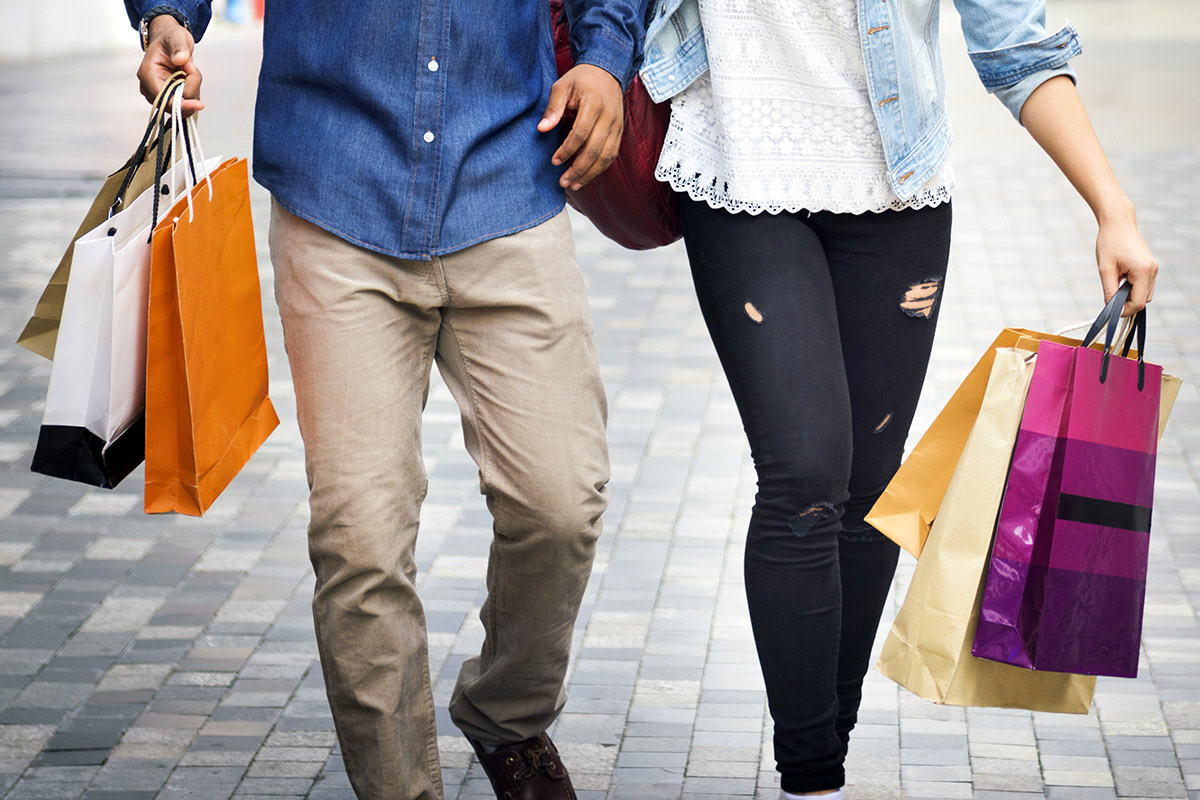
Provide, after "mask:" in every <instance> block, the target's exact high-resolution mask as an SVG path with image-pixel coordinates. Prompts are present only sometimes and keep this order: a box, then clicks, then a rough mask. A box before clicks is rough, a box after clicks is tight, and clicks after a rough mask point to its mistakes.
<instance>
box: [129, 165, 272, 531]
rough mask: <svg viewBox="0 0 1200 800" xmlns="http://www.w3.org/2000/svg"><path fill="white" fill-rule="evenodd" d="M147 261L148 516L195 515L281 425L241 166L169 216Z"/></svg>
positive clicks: (195, 192)
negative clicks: (270, 388)
mask: <svg viewBox="0 0 1200 800" xmlns="http://www.w3.org/2000/svg"><path fill="white" fill-rule="evenodd" d="M210 187H211V188H210ZM150 258H151V261H150V311H149V317H148V325H147V345H146V512H147V513H160V512H166V511H177V512H179V513H182V514H191V515H195V516H199V515H200V514H203V513H204V512H205V511H206V510H207V509H208V507H209V506H210V505H212V503H213V501H214V500H216V499H217V496H218V495H220V494H221V492H222V491H223V490H224V489H225V487H226V486H228V485H229V482H230V481H231V480H233V478H234V476H235V475H237V473H238V471H239V470H241V468H242V467H243V466H245V464H246V462H247V461H248V460H249V459H250V456H252V455H253V454H254V452H255V451H256V450H257V449H258V447H259V445H261V444H262V443H263V441H265V440H266V438H267V436H268V435H270V433H271V431H273V430H274V429H275V426H276V425H278V424H279V418H278V417H277V416H276V415H275V409H274V407H273V406H272V405H271V400H270V398H268V397H267V348H266V341H265V339H264V336H263V321H262V297H261V294H260V289H259V283H258V265H257V260H256V258H255V252H254V229H253V225H252V223H251V220H250V195H249V179H248V174H247V169H246V160H245V159H233V160H230V161H226V162H225V163H224V164H222V165H221V166H219V167H218V168H217V169H216V170H214V171H213V172H212V174H211V175H209V176H208V180H207V181H205V180H201V181H200V183H199V184H198V185H196V186H195V187H194V188H193V189H192V190H191V192H190V193H189V195H188V196H187V197H185V198H183V199H181V200H180V201H178V202H177V203H176V204H175V205H174V207H172V208H171V209H170V210H169V211H168V212H167V214H166V216H165V217H164V218H163V220H162V221H161V222H160V223H159V224H158V225H157V226H156V227H155V228H154V233H153V241H152V245H151V256H150Z"/></svg>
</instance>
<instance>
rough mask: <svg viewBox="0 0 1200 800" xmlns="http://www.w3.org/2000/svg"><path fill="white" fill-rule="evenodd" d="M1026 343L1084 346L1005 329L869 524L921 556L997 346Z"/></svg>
mask: <svg viewBox="0 0 1200 800" xmlns="http://www.w3.org/2000/svg"><path fill="white" fill-rule="evenodd" d="M1021 339H1027V340H1030V341H1032V342H1037V341H1049V342H1058V343H1059V344H1067V345H1073V346H1074V345H1079V344H1080V341H1079V340H1078V339H1071V338H1068V337H1064V336H1056V335H1054V334H1052V333H1043V332H1041V331H1031V330H1026V329H1024V328H1005V329H1004V330H1002V331H1000V335H999V336H997V337H996V340H995V341H994V342H992V344H991V346H989V347H988V349H987V350H985V351H984V353H983V356H982V357H981V358H980V359H979V361H978V362H977V363H976V364H975V366H974V367H973V368H972V369H971V371H970V372H969V373H967V377H966V378H965V379H964V380H963V382H962V383H961V384H960V385H959V387H958V389H957V390H955V392H954V394H953V396H951V398H950V400H949V401H948V402H947V403H946V405H945V407H944V408H943V409H942V410H941V412H940V413H939V414H938V415H937V418H936V419H934V421H933V424H932V425H930V426H929V430H927V431H926V432H925V435H924V436H922V437H921V440H920V441H919V442H917V445H916V447H914V448H913V450H912V452H911V453H909V455H908V458H906V459H905V460H904V463H903V464H902V465H901V466H900V469H899V470H898V471H897V472H896V475H895V477H893V478H892V480H891V482H890V483H889V484H888V485H887V488H886V489H884V491H883V494H882V495H881V496H880V498H879V500H878V501H877V502H876V503H875V505H874V507H872V509H871V511H870V513H868V514H867V517H866V521H867V522H868V523H869V524H871V525H873V526H874V527H875V529H876V530H878V531H879V532H880V533H882V534H883V535H884V536H887V537H888V538H889V539H891V540H892V541H894V542H895V543H896V544H898V545H900V546H901V547H903V548H904V549H905V550H907V551H908V552H910V553H912V554H913V555H914V556H916V557H918V558H920V557H921V548H922V547H924V545H925V537H927V536H928V535H929V528H930V526H931V525H932V524H933V520H934V518H935V517H936V516H937V513H938V508H939V507H940V506H941V504H942V498H943V497H944V496H945V494H946V489H947V487H948V486H949V485H950V477H951V476H952V475H953V474H954V468H955V466H956V465H957V464H958V459H959V456H960V455H962V451H963V447H964V445H966V443H967V436H968V435H969V434H970V433H971V427H972V426H973V425H974V424H975V417H976V415H977V414H978V413H979V408H980V405H981V404H982V403H983V393H984V389H985V388H986V387H987V383H988V375H989V374H990V373H991V370H992V360H993V359H994V357H995V353H996V348H998V347H1015V346H1018V344H1017V343H1018V342H1019V341H1020V340H1021Z"/></svg>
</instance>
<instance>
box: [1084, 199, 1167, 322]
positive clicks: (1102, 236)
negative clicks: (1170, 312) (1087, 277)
mask: <svg viewBox="0 0 1200 800" xmlns="http://www.w3.org/2000/svg"><path fill="white" fill-rule="evenodd" d="M1096 265H1097V266H1098V267H1099V269H1100V283H1101V285H1102V286H1103V287H1104V301H1105V302H1106V303H1107V302H1108V301H1109V299H1111V298H1112V296H1113V294H1115V293H1116V291H1117V286H1119V285H1120V283H1121V281H1122V280H1127V281H1129V285H1130V286H1131V287H1132V289H1133V290H1132V291H1131V292H1130V294H1129V300H1128V301H1127V302H1126V303H1125V308H1124V309H1123V310H1122V312H1121V313H1122V316H1129V315H1130V314H1136V313H1137V312H1139V311H1141V310H1142V309H1143V308H1145V307H1146V304H1147V303H1149V302H1150V301H1151V300H1153V299H1154V280H1155V278H1156V277H1157V276H1158V260H1157V259H1155V258H1154V254H1153V253H1151V252H1150V248H1149V247H1147V246H1146V242H1145V240H1144V239H1142V235H1141V234H1140V233H1138V229H1137V220H1136V218H1135V216H1134V213H1133V205H1132V204H1130V206H1129V211H1128V214H1127V215H1126V216H1119V217H1116V218H1111V219H1102V220H1101V221H1100V233H1099V234H1098V235H1097V236H1096Z"/></svg>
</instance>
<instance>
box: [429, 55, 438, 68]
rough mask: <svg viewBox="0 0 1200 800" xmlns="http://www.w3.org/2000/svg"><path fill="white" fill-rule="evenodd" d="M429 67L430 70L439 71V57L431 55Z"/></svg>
mask: <svg viewBox="0 0 1200 800" xmlns="http://www.w3.org/2000/svg"><path fill="white" fill-rule="evenodd" d="M428 67H429V71H430V72H437V71H438V63H437V58H435V57H430V59H429V64H428Z"/></svg>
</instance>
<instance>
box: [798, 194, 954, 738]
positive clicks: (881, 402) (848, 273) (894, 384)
mask: <svg viewBox="0 0 1200 800" xmlns="http://www.w3.org/2000/svg"><path fill="white" fill-rule="evenodd" d="M950 219H951V210H950V204H949V203H946V204H943V205H939V206H934V207H931V208H923V209H918V210H912V209H909V210H905V211H899V212H893V211H889V212H884V213H882V214H860V215H849V214H828V213H820V214H814V215H813V216H812V217H811V219H810V222H811V223H812V225H813V226H814V228H815V229H816V230H817V231H818V234H819V236H820V238H821V242H822V244H823V245H824V249H825V253H826V256H827V258H828V260H829V269H830V275H831V277H832V281H833V287H834V295H835V298H836V303H837V317H838V328H839V331H840V335H841V345H842V353H843V357H844V363H845V370H846V380H847V384H848V386H849V391H850V406H851V418H852V430H853V439H854V447H853V453H854V455H853V461H852V463H851V468H850V483H849V493H850V497H849V499H848V500H847V501H846V504H845V512H844V514H843V516H842V534H841V537H840V543H839V544H840V548H839V559H840V562H841V582H842V634H841V642H840V646H839V649H838V681H837V694H838V718H837V732H838V736H839V738H840V739H841V741H842V743H843V747H845V746H846V745H847V743H848V742H849V737H850V730H851V729H852V728H853V727H854V723H855V721H856V720H857V716H858V706H859V702H860V701H861V699H862V681H863V676H864V675H865V674H866V671H867V668H868V666H869V664H870V657H871V646H872V643H873V642H874V639H875V631H876V628H877V627H878V625H879V618H880V615H881V614H882V612H883V605H884V602H885V601H886V599H887V594H888V589H889V588H890V587H891V584H892V576H893V574H894V573H895V570H896V560H897V556H898V555H899V548H898V547H897V546H896V545H895V544H893V543H892V542H891V541H890V540H889V539H887V538H885V537H884V536H883V535H882V534H880V533H879V532H878V531H876V530H875V529H874V528H872V527H871V526H870V525H868V524H866V523H865V522H864V521H863V517H865V516H866V514H867V512H868V511H870V509H871V506H873V505H874V504H875V501H876V500H877V499H878V498H879V495H880V494H881V493H882V492H883V490H884V488H885V487H886V486H887V484H888V482H889V481H891V479H892V476H893V475H895V473H896V470H897V469H898V468H899V466H900V460H901V457H902V456H903V453H904V443H905V439H906V438H907V436H908V429H909V426H910V425H911V424H912V418H913V413H914V411H915V410H916V407H917V399H918V397H919V396H920V394H921V385H922V383H923V382H924V379H925V369H926V366H927V365H928V363H929V353H930V349H931V347H932V346H933V333H934V328H935V326H936V323H937V313H938V309H939V308H940V302H939V300H940V297H941V292H942V288H943V285H944V283H945V278H946V262H947V259H948V258H949V254H950Z"/></svg>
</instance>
